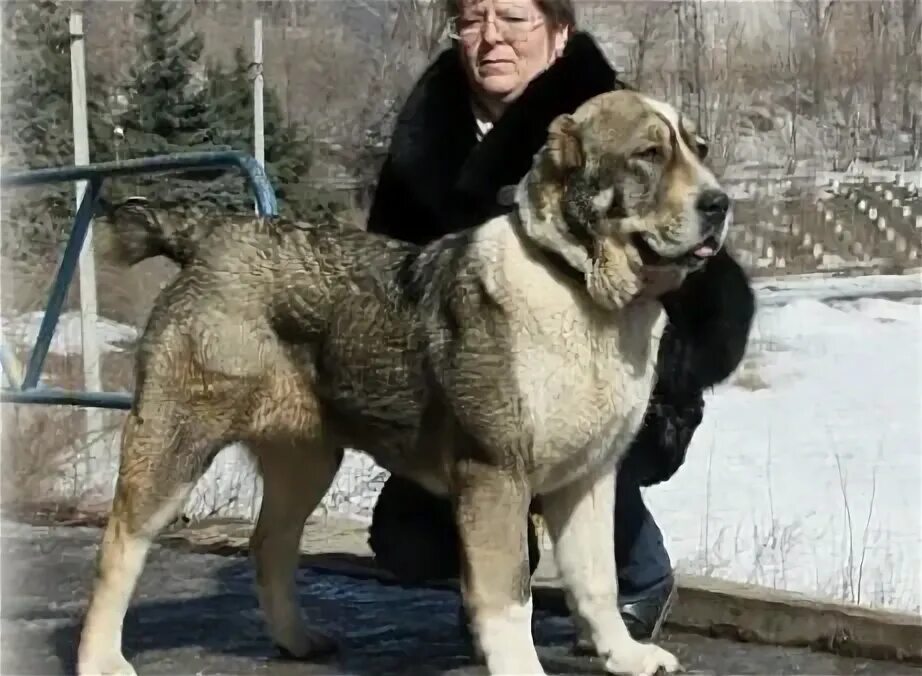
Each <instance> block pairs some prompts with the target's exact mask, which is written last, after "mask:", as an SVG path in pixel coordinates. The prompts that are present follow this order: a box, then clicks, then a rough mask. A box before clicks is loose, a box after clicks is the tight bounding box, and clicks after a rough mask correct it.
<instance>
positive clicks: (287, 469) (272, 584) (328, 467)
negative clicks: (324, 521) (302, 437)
mask: <svg viewBox="0 0 922 676" xmlns="http://www.w3.org/2000/svg"><path fill="white" fill-rule="evenodd" d="M254 450H255V451H256V453H257V456H258V458H259V464H260V468H261V471H262V477H263V499H262V505H261V506H260V510H259V519H258V521H257V523H256V529H255V530H254V531H253V536H252V538H251V546H250V548H251V550H252V552H253V559H254V562H255V565H256V584H257V591H258V595H259V603H260V606H261V607H262V610H263V614H264V615H265V617H266V622H267V624H268V626H269V632H270V634H271V636H272V639H273V641H274V642H275V644H276V645H277V646H278V648H279V650H280V651H281V652H282V654H283V655H285V656H286V657H290V658H294V659H310V658H314V657H319V656H322V655H325V654H328V653H331V652H333V651H334V650H335V648H336V645H335V643H334V641H333V640H332V639H331V638H330V637H328V636H327V635H325V634H324V633H322V632H321V631H319V630H317V629H312V628H308V627H307V626H306V625H305V624H304V619H303V617H302V614H301V608H300V606H299V604H298V594H297V589H296V587H295V572H296V570H297V566H298V559H299V555H300V544H301V534H302V532H303V530H304V523H305V521H307V518H308V517H309V516H310V515H311V513H312V512H313V511H314V509H315V508H316V507H317V505H318V504H320V501H321V499H322V498H323V496H324V494H325V493H326V491H327V489H328V488H329V487H330V484H331V483H332V482H333V478H334V476H335V475H336V471H337V470H338V468H339V465H340V461H341V458H342V456H341V454H340V453H339V452H338V450H337V449H335V448H327V447H325V446H323V445H322V444H320V443H309V444H306V445H305V446H298V445H295V444H293V443H291V444H289V443H280V444H258V445H254Z"/></svg>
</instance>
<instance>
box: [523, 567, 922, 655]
mask: <svg viewBox="0 0 922 676" xmlns="http://www.w3.org/2000/svg"><path fill="white" fill-rule="evenodd" d="M534 593H535V605H536V607H542V608H545V609H547V610H549V611H551V612H554V613H566V612H567V607H566V601H565V599H564V595H563V590H562V589H561V588H560V587H559V586H556V585H554V584H549V583H547V582H544V583H538V584H536V585H535V592H534ZM666 626H667V627H670V628H674V629H680V630H683V631H688V632H694V633H698V634H704V635H706V636H713V637H716V638H729V639H732V640H735V641H741V642H753V643H765V644H769V645H778V646H791V647H795V646H796V647H808V648H812V649H814V650H821V651H823V652H829V653H833V654H836V655H841V656H844V657H861V658H867V659H881V660H890V661H896V662H905V663H910V664H922V619H920V618H919V617H918V616H915V615H908V614H902V613H895V612H888V611H882V610H875V609H870V608H863V607H859V606H854V605H848V604H840V603H833V602H827V601H823V600H820V599H815V598H811V597H809V596H806V595H801V594H795V593H791V592H785V591H779V590H775V589H769V588H766V587H757V586H754V585H745V584H738V583H734V582H729V581H726V580H719V579H714V578H705V577H698V576H689V575H684V576H680V577H679V579H678V590H677V599H676V603H675V604H674V605H673V609H672V612H671V613H670V615H669V618H668V619H667V621H666Z"/></svg>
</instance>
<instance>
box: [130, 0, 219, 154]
mask: <svg viewBox="0 0 922 676" xmlns="http://www.w3.org/2000/svg"><path fill="white" fill-rule="evenodd" d="M190 14H191V8H190V7H188V3H182V2H176V1H174V0H140V2H138V3H137V6H136V8H135V11H134V18H135V22H136V25H137V26H138V27H139V33H138V35H137V38H136V41H135V44H136V45H137V48H138V53H137V57H136V59H135V61H134V63H133V64H132V65H131V68H130V70H129V77H128V89H129V91H130V94H129V103H128V109H127V110H126V111H125V112H124V113H123V114H122V115H121V116H120V117H119V124H120V126H121V127H122V130H123V131H124V133H125V143H126V145H127V147H128V148H129V152H130V153H131V155H132V157H142V156H146V155H161V154H166V153H172V152H188V151H191V150H200V149H203V148H205V147H208V146H209V145H210V140H211V139H210V135H209V130H208V120H207V113H208V106H207V102H206V94H205V89H204V86H203V85H202V84H201V83H197V82H195V78H194V71H195V67H196V65H197V64H198V61H199V59H200V58H201V55H202V50H203V47H204V44H203V41H202V38H201V36H200V35H198V34H197V33H188V31H187V30H186V24H187V22H188V20H189V16H190Z"/></svg>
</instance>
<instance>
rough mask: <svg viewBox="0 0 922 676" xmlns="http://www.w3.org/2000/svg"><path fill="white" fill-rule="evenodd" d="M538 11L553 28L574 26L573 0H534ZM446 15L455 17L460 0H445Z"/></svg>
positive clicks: (459, 8) (574, 11) (458, 9)
mask: <svg viewBox="0 0 922 676" xmlns="http://www.w3.org/2000/svg"><path fill="white" fill-rule="evenodd" d="M534 3H535V6H536V7H537V8H538V11H539V12H541V14H543V15H544V18H545V19H546V20H547V21H548V23H550V24H551V25H552V26H554V27H555V28H563V27H567V28H576V10H575V9H574V7H573V0H534ZM445 5H446V7H447V8H448V16H449V17H456V16H458V14H459V13H460V12H461V0H445Z"/></svg>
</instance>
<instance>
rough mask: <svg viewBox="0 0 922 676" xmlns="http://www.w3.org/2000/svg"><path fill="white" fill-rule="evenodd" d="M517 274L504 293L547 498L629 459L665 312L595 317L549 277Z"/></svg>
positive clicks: (526, 427) (636, 307)
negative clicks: (627, 453)
mask: <svg viewBox="0 0 922 676" xmlns="http://www.w3.org/2000/svg"><path fill="white" fill-rule="evenodd" d="M511 267H512V268H515V269H510V266H509V265H508V261H507V266H506V269H505V272H506V273H507V274H506V275H504V277H505V279H504V280H503V284H502V285H501V286H502V287H503V289H504V291H505V292H506V293H507V294H509V295H506V299H507V300H511V302H509V303H508V304H506V303H504V305H506V313H507V318H508V320H509V322H510V329H511V334H512V336H511V348H512V349H511V356H512V362H513V363H512V370H513V373H514V379H515V383H516V389H517V391H518V394H519V400H520V401H521V409H520V415H521V417H522V419H521V420H520V421H519V429H520V430H522V433H523V434H526V435H527V440H526V441H527V443H525V444H523V447H526V448H528V449H530V457H529V458H528V461H529V462H528V464H529V465H530V470H531V480H532V486H533V489H534V490H538V491H547V490H551V489H553V488H554V487H557V486H560V485H562V484H565V483H567V482H569V481H572V480H573V479H575V478H577V477H578V476H580V475H582V474H585V473H588V472H593V471H596V470H597V469H598V468H599V467H600V466H602V465H604V464H606V463H608V462H610V461H612V460H613V459H615V458H617V457H619V456H620V455H621V454H622V453H623V452H624V451H626V450H627V447H628V445H629V444H630V443H631V441H632V440H633V438H634V436H635V434H636V432H637V430H638V429H639V427H640V424H641V422H642V420H643V415H644V412H645V410H646V408H647V404H648V402H649V398H650V393H651V391H652V387H653V380H654V374H655V367H656V357H657V348H658V346H659V340H660V337H661V335H662V330H663V327H664V325H665V313H664V312H663V310H662V307H661V306H660V305H659V304H658V303H654V302H637V303H631V304H629V305H628V306H627V307H625V308H623V309H622V310H620V311H618V312H617V313H610V312H602V311H593V309H592V308H590V307H587V305H586V304H585V303H581V302H577V300H576V298H575V295H574V294H575V292H574V290H573V289H571V288H569V287H565V286H563V285H562V284H560V282H559V281H556V280H554V279H553V278H551V277H550V276H549V275H547V273H546V272H544V271H543V270H542V269H535V268H534V267H532V265H531V264H527V263H526V264H513V265H512V266H511ZM510 273H514V276H513V274H510ZM513 279H515V280H516V281H517V282H519V283H516V282H513V281H512V280H513ZM513 296H514V299H513V298H512V297H513Z"/></svg>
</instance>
